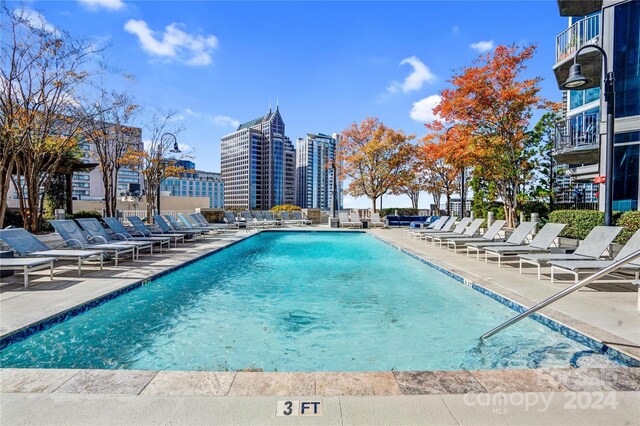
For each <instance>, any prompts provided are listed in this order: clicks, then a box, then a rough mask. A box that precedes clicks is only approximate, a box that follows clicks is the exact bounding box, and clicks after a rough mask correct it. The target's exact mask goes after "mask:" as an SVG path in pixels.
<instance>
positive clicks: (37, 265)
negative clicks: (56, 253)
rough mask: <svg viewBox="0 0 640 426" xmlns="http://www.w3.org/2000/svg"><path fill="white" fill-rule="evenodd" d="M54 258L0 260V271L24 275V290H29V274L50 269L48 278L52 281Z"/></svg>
mask: <svg viewBox="0 0 640 426" xmlns="http://www.w3.org/2000/svg"><path fill="white" fill-rule="evenodd" d="M55 260H56V259H55V258H54V257H31V258H29V257H18V258H2V259H0V271H4V270H7V271H19V272H22V274H23V275H24V284H23V285H24V288H25V289H27V288H29V272H32V271H39V270H40V269H46V268H49V269H50V273H49V278H50V279H51V280H53V263H54V262H55Z"/></svg>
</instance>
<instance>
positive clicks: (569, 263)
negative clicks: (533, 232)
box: [549, 229, 640, 284]
mask: <svg viewBox="0 0 640 426" xmlns="http://www.w3.org/2000/svg"><path fill="white" fill-rule="evenodd" d="M638 250H640V229H639V230H637V231H636V232H635V234H633V236H632V237H631V238H630V239H629V241H627V243H626V244H625V245H624V247H622V249H621V250H620V253H618V254H617V255H616V257H615V258H614V259H613V260H552V261H550V262H549V264H550V265H551V284H553V283H554V270H558V271H560V272H563V273H572V274H573V275H574V276H575V282H578V279H579V274H580V273H581V272H590V273H594V272H597V271H599V270H601V269H603V268H606V267H607V266H610V265H612V264H613V263H615V262H617V261H618V260H621V259H624V258H625V257H627V256H629V255H631V254H633V253H635V252H637V251H638ZM618 271H625V272H633V273H635V278H636V279H638V274H639V273H640V260H634V261H633V262H631V263H628V264H627V265H625V266H623V267H622V268H620V269H619V270H618Z"/></svg>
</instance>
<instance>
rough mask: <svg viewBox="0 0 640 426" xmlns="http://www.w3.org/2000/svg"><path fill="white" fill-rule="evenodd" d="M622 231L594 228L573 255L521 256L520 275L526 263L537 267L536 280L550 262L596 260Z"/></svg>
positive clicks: (607, 227)
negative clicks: (541, 269) (541, 270)
mask: <svg viewBox="0 0 640 426" xmlns="http://www.w3.org/2000/svg"><path fill="white" fill-rule="evenodd" d="M621 230H622V228H621V227H619V226H596V227H594V228H593V229H592V230H591V232H589V235H587V236H586V237H585V239H584V240H583V241H582V242H581V243H580V245H579V246H578V248H576V250H575V251H574V252H573V253H544V254H521V255H519V256H518V257H519V258H520V273H522V264H523V263H528V264H531V265H535V266H537V267H538V279H540V268H541V266H542V265H546V264H548V263H549V262H551V261H562V260H591V261H592V260H597V259H598V258H599V257H602V254H603V253H604V252H605V250H607V249H608V248H609V245H610V244H611V243H612V242H613V240H614V239H615V238H616V236H617V235H618V234H619V233H620V231H621Z"/></svg>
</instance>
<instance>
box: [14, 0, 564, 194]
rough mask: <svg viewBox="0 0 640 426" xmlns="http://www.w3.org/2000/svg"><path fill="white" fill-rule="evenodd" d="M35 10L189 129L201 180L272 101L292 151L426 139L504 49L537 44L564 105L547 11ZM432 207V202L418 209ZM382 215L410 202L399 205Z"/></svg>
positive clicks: (541, 64) (437, 6)
mask: <svg viewBox="0 0 640 426" xmlns="http://www.w3.org/2000/svg"><path fill="white" fill-rule="evenodd" d="M26 7H28V8H31V9H34V10H39V11H41V12H42V13H43V15H44V17H45V19H46V20H47V21H48V22H49V23H50V24H52V25H54V26H56V27H59V28H63V29H65V30H67V31H69V32H71V33H72V34H74V35H76V36H80V37H87V38H90V39H92V40H94V41H95V42H96V43H98V44H101V45H107V46H108V48H107V50H106V52H105V53H104V56H105V58H106V59H107V60H108V61H109V62H110V63H111V64H112V65H114V66H117V67H119V68H120V69H121V70H122V71H126V72H129V73H132V74H134V75H135V76H136V81H135V83H132V84H128V85H127V90H128V91H130V92H131V93H132V94H133V95H134V96H135V97H136V98H137V100H138V103H139V104H141V105H142V106H143V107H144V112H145V115H146V116H148V115H150V114H151V113H153V112H154V111H167V110H174V111H176V112H177V115H178V118H179V119H181V120H183V121H184V125H185V126H186V128H187V130H186V131H185V132H183V133H181V134H180V136H179V142H180V144H182V145H183V146H185V147H186V146H188V147H189V148H190V149H192V150H193V152H194V155H195V162H196V165H197V167H198V168H199V169H204V170H211V171H219V170H220V138H221V136H223V135H225V134H227V133H230V132H232V131H233V130H234V127H233V126H234V125H237V122H243V121H247V120H250V119H253V118H255V117H258V116H260V115H262V114H265V113H266V112H267V110H268V108H269V104H270V103H271V104H272V105H274V106H275V103H276V100H278V102H279V105H280V111H281V113H282V116H283V118H284V121H285V124H286V129H287V132H286V133H287V135H288V136H289V137H290V138H291V139H292V141H294V142H295V140H296V139H297V138H298V137H301V136H303V135H304V134H305V133H307V132H323V133H333V132H340V131H341V130H343V129H344V128H345V127H347V126H348V125H350V124H351V123H352V122H354V121H358V122H359V121H361V120H362V119H364V118H365V117H367V116H378V117H380V119H381V120H382V121H383V122H385V123H386V124H388V125H390V126H392V127H395V128H399V129H402V130H404V131H406V132H407V133H415V134H416V135H417V138H419V137H421V136H423V135H424V134H425V129H424V126H423V123H424V121H425V120H427V119H429V116H430V113H429V110H430V108H431V107H432V106H433V104H434V102H435V101H437V98H436V97H434V95H437V94H438V92H439V91H440V90H442V89H443V88H445V87H447V79H448V78H449V77H450V75H451V73H452V70H454V69H457V68H459V67H461V66H465V65H468V64H470V63H471V61H472V60H473V59H474V58H476V57H477V56H478V55H479V54H480V53H481V51H483V50H486V49H489V48H491V47H492V46H496V45H498V44H511V43H518V44H525V43H536V44H537V45H538V51H537V54H536V56H535V58H534V59H533V60H531V61H530V64H529V70H528V74H529V76H533V75H537V76H541V77H543V78H544V81H543V83H542V87H543V91H542V94H543V95H545V96H547V97H549V98H552V99H554V100H560V92H559V91H558V89H557V86H556V85H555V82H554V78H553V73H552V69H551V68H552V66H553V63H554V59H555V57H554V55H555V53H554V49H555V36H556V35H557V34H559V33H560V32H561V31H562V30H563V29H564V28H565V27H566V25H567V21H566V18H562V17H560V16H559V15H558V7H557V3H556V1H551V0H549V1H531V2H530V1H496V2H491V1H424V2H417V1H413V2H356V1H353V2H334V1H328V2H292V1H289V2H267V1H263V2H217V1H137V2H136V1H128V0H104V1H103V0H77V1H29V2H28V3H26ZM140 121H141V123H140V124H142V122H144V121H145V118H144V117H141V120H140ZM428 203H429V200H428V199H427V197H426V196H425V197H423V198H422V200H421V206H424V207H426V206H427V205H428ZM346 204H347V206H350V207H351V206H353V207H358V206H363V207H369V205H370V204H369V201H368V200H352V199H351V198H347V199H346ZM384 205H386V206H408V205H410V203H409V198H408V197H405V196H401V197H391V196H389V197H385V200H384Z"/></svg>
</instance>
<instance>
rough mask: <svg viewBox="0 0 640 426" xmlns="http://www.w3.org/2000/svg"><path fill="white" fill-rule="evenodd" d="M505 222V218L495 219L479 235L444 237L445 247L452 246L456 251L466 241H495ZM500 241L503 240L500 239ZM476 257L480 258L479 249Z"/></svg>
mask: <svg viewBox="0 0 640 426" xmlns="http://www.w3.org/2000/svg"><path fill="white" fill-rule="evenodd" d="M477 220H478V219H477ZM505 223H507V221H506V220H496V221H495V222H493V223H492V224H491V226H490V227H489V228H488V229H487V230H486V231H485V233H484V234H482V236H481V237H469V236H460V237H449V238H447V239H446V242H447V248H451V247H453V252H454V253H456V252H457V250H458V247H464V246H465V245H466V244H467V243H490V242H496V237H497V236H498V233H499V232H500V230H502V227H503V226H504V224H505ZM465 233H466V232H465ZM501 241H504V240H501ZM467 257H469V247H467ZM476 258H477V259H478V260H480V251H476Z"/></svg>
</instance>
